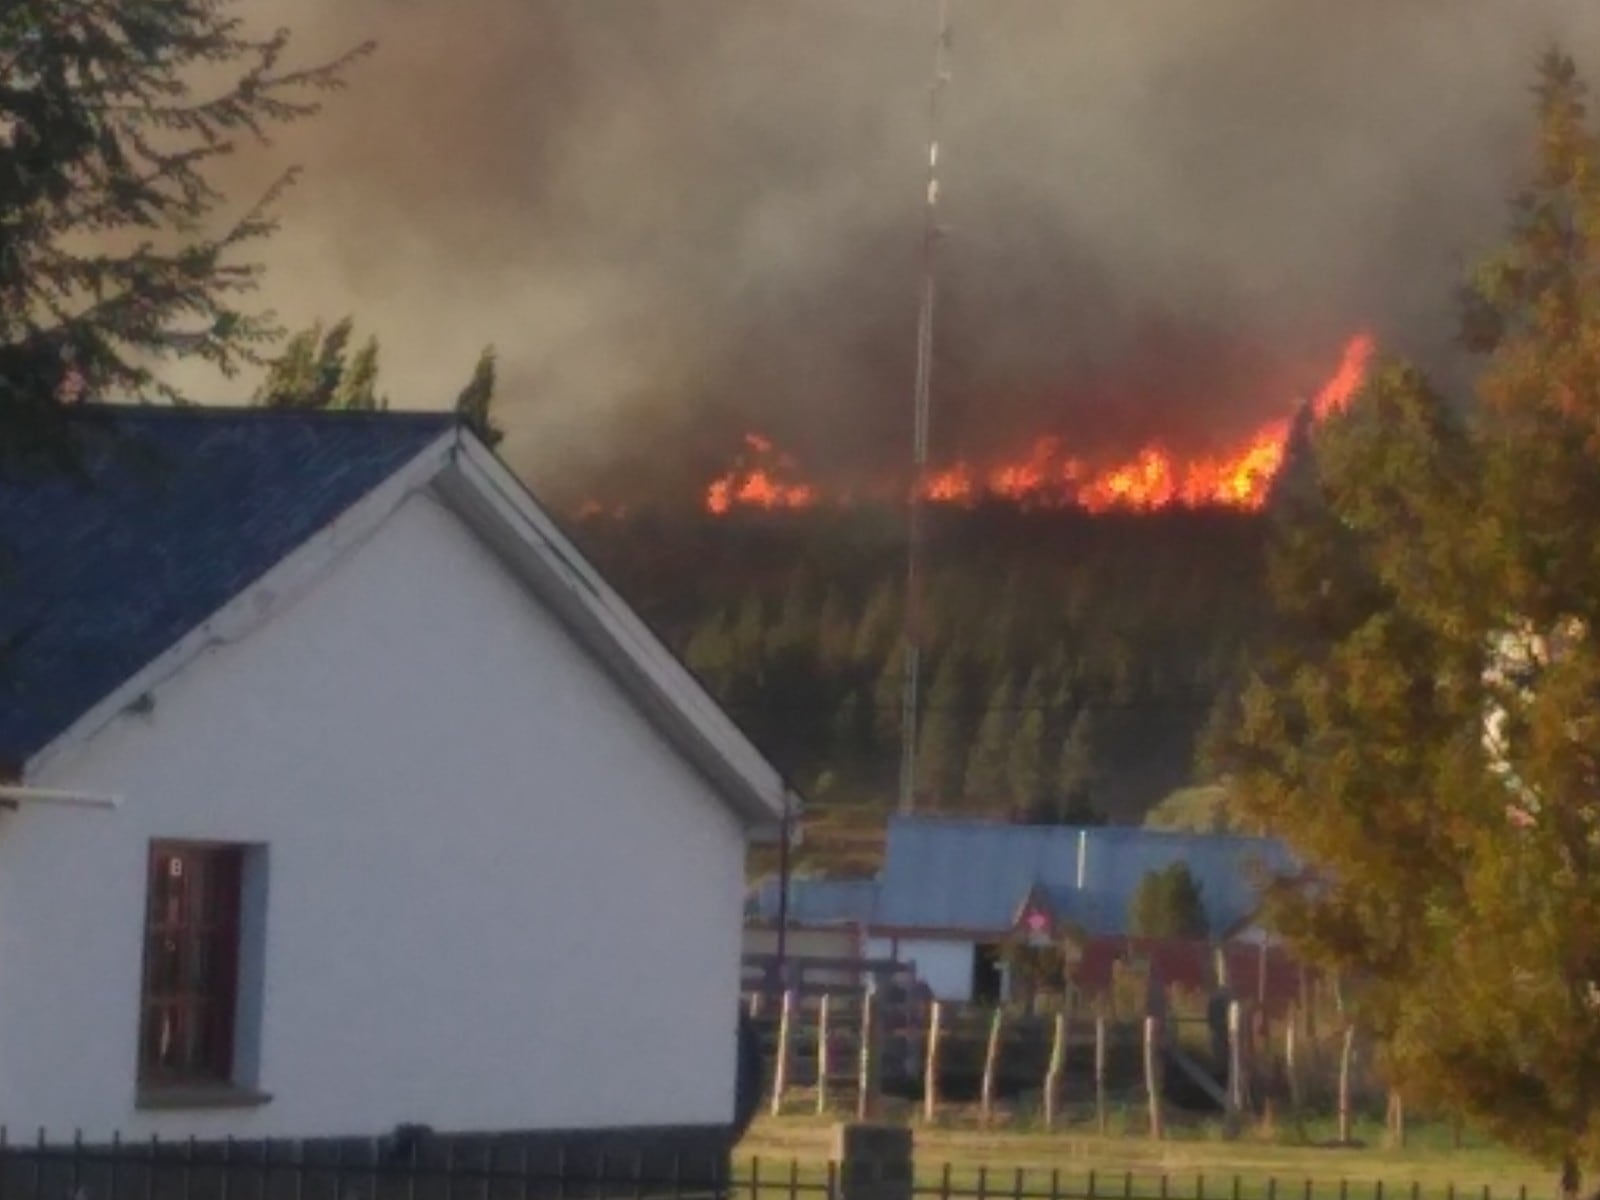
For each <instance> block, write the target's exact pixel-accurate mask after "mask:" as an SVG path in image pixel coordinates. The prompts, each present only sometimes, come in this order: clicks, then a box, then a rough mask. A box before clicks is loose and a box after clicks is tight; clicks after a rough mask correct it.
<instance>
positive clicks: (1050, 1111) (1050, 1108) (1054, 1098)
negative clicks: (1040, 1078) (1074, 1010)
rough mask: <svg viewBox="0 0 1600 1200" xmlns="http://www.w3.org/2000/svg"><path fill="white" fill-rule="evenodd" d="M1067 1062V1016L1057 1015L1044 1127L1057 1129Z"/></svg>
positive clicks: (1047, 1077)
mask: <svg viewBox="0 0 1600 1200" xmlns="http://www.w3.org/2000/svg"><path fill="white" fill-rule="evenodd" d="M1066 1061H1067V1014H1066V1012H1065V1011H1062V1012H1058V1013H1056V1021H1055V1030H1054V1033H1053V1035H1052V1037H1051V1039H1050V1067H1049V1069H1048V1070H1046V1071H1045V1073H1044V1127H1045V1128H1046V1129H1054V1128H1055V1127H1056V1110H1057V1108H1059V1107H1060V1104H1061V1073H1062V1071H1063V1070H1064V1069H1065V1067H1066Z"/></svg>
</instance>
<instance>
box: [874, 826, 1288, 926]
mask: <svg viewBox="0 0 1600 1200" xmlns="http://www.w3.org/2000/svg"><path fill="white" fill-rule="evenodd" d="M1080 838H1081V840H1082V846H1083V865H1084V877H1083V886H1082V888H1081V889H1080V888H1079V887H1078V857H1079V844H1080ZM1174 862H1185V863H1187V864H1188V865H1189V870H1190V871H1191V872H1192V873H1193V875H1194V877H1195V879H1196V880H1197V881H1198V882H1199V884H1200V887H1201V899H1202V900H1203V901H1204V902H1205V907H1206V915H1207V918H1208V919H1209V921H1210V925H1211V931H1212V933H1213V934H1218V933H1221V932H1222V931H1223V930H1225V929H1226V928H1228V927H1229V926H1231V925H1233V924H1235V923H1236V922H1238V921H1240V920H1242V919H1243V918H1245V917H1248V916H1249V915H1250V913H1251V912H1252V911H1253V910H1254V908H1255V905H1256V895H1257V888H1256V886H1255V883H1254V877H1253V867H1254V865H1255V864H1258V863H1259V864H1260V865H1261V866H1264V867H1266V868H1268V869H1272V870H1277V869H1282V868H1285V867H1287V866H1289V865H1290V864H1291V862H1292V860H1291V858H1290V856H1289V853H1288V850H1287V849H1286V848H1285V847H1284V846H1283V844H1282V843H1280V842H1278V841H1275V840H1273V839H1269V838H1252V837H1231V836H1220V835H1214V834H1190V833H1169V832H1164V831H1158V830H1151V829H1139V828H1132V827H1125V826H1092V827H1084V828H1079V827H1076V826H1047V825H1009V824H1001V823H998V822H992V821H972V820H941V819H937V818H925V817H895V818H891V820H890V822H889V829H888V839H887V843H886V846H885V850H884V866H883V874H882V877H881V881H882V886H881V891H880V894H879V898H878V909H877V916H876V924H878V925H880V926H885V927H889V928H895V929H916V928H921V929H930V930H932V929H939V930H970V931H972V932H992V933H999V932H1002V931H1005V930H1009V929H1010V928H1011V927H1012V923H1013V921H1014V920H1015V919H1016V915H1017V910H1018V909H1019V907H1020V906H1021V904H1022V902H1023V900H1024V899H1025V898H1026V897H1027V895H1028V892H1029V891H1030V890H1031V889H1032V888H1033V887H1035V886H1041V887H1043V888H1044V889H1045V890H1046V891H1047V893H1048V895H1049V897H1050V899H1051V903H1052V904H1053V905H1054V906H1055V907H1056V910H1057V912H1058V914H1060V915H1064V916H1065V917H1067V919H1069V920H1072V921H1074V922H1076V923H1077V924H1079V925H1082V926H1083V927H1084V929H1085V930H1086V932H1088V933H1091V934H1118V933H1122V932H1124V931H1125V929H1126V923H1127V916H1128V906H1129V903H1130V902H1131V900H1132V899H1133V895H1134V892H1135V890H1136V889H1137V888H1138V886H1139V882H1140V880H1142V879H1143V878H1144V876H1145V875H1146V874H1147V873H1148V872H1150V871H1153V870H1158V869H1160V868H1162V867H1166V866H1168V865H1170V864H1172V863H1174Z"/></svg>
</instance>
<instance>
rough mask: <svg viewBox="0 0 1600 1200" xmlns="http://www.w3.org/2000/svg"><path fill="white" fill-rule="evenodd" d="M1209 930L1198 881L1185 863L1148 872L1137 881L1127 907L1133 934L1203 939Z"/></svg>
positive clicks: (1130, 929) (1130, 931)
mask: <svg viewBox="0 0 1600 1200" xmlns="http://www.w3.org/2000/svg"><path fill="white" fill-rule="evenodd" d="M1209 931H1210V922H1209V921H1208V920H1207V918H1206V906H1205V901H1204V899H1203V898H1202V896H1201V890H1200V883H1199V881H1198V880H1197V879H1195V877H1194V875H1193V874H1192V873H1191V872H1190V870H1189V864H1188V863H1185V862H1175V863H1173V864H1171V865H1170V866H1167V867H1162V868H1161V869H1159V870H1155V871H1149V872H1147V873H1146V874H1145V876H1144V878H1143V879H1141V880H1140V881H1139V886H1138V887H1137V888H1136V889H1135V890H1134V893H1133V899H1132V900H1131V901H1130V902H1129V906H1128V932H1129V933H1131V934H1133V936H1134V937H1152V938H1203V937H1205V936H1206V935H1207V934H1208V932H1209Z"/></svg>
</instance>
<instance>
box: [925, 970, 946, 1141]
mask: <svg viewBox="0 0 1600 1200" xmlns="http://www.w3.org/2000/svg"><path fill="white" fill-rule="evenodd" d="M943 1018H944V1005H943V1004H942V1003H941V1002H940V1001H938V1000H935V1001H934V1002H933V1003H932V1004H930V1005H929V1006H928V1053H927V1057H926V1058H925V1060H924V1061H923V1064H922V1119H923V1120H924V1121H926V1122H927V1123H928V1124H930V1125H932V1124H933V1122H934V1121H935V1120H936V1119H937V1118H938V1116H939V1036H940V1034H941V1032H942V1026H943Z"/></svg>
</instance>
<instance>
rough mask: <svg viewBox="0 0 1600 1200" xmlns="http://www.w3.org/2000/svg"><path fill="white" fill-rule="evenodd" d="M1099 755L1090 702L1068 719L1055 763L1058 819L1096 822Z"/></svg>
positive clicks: (1097, 719)
mask: <svg viewBox="0 0 1600 1200" xmlns="http://www.w3.org/2000/svg"><path fill="white" fill-rule="evenodd" d="M1099 755H1100V717H1099V715H1098V712H1097V710H1096V709H1095V707H1094V706H1093V705H1091V704H1085V705H1084V706H1083V707H1082V708H1080V709H1079V710H1078V712H1077V715H1076V716H1075V717H1073V719H1072V725H1071V726H1070V727H1069V728H1068V730H1067V736H1066V737H1065V738H1064V739H1063V740H1062V743H1061V756H1060V758H1059V760H1058V761H1057V764H1056V807H1057V811H1058V812H1059V813H1060V814H1061V819H1062V820H1063V821H1064V822H1066V823H1068V824H1074V825H1079V824H1081V825H1092V824H1096V823H1097V821H1096V819H1095V813H1096V812H1097V811H1098V810H1097V809H1096V807H1095V805H1096V802H1097V799H1096V793H1097V792H1098V791H1099V785H1100V778H1101V771H1100V765H1099Z"/></svg>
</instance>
